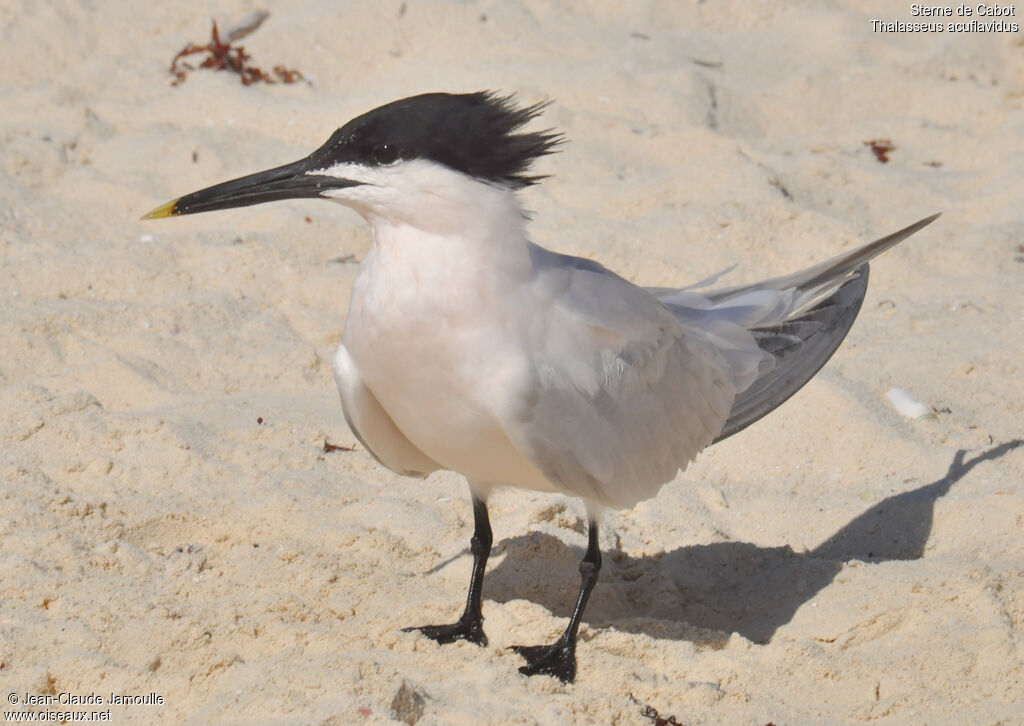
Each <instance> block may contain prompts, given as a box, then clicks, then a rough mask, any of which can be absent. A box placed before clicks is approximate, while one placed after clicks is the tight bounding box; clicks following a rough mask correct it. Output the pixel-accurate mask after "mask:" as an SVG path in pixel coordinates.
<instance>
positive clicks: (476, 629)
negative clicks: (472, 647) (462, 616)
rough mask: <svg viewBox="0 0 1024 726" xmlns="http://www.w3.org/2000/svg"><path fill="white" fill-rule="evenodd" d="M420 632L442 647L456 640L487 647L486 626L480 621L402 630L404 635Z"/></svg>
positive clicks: (422, 626) (465, 621) (461, 621)
mask: <svg viewBox="0 0 1024 726" xmlns="http://www.w3.org/2000/svg"><path fill="white" fill-rule="evenodd" d="M417 630H418V631H419V632H421V633H423V634H424V635H425V636H427V637H428V638H430V639H431V640H436V641H437V642H438V643H440V644H441V645H447V644H448V643H454V642H455V641H456V640H466V641H469V642H470V643H476V644H477V645H479V646H481V647H482V646H485V645H487V636H486V635H484V624H483V623H482V622H481V621H479V620H459V622H457V623H452V624H451V625H421V626H419V627H412V628H402V632H403V633H412V632H414V631H417Z"/></svg>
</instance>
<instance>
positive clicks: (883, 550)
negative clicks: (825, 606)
mask: <svg viewBox="0 0 1024 726" xmlns="http://www.w3.org/2000/svg"><path fill="white" fill-rule="evenodd" d="M1021 445H1024V440H1021V439H1015V440H1013V441H1009V442H1007V443H1004V444H999V445H997V446H994V447H992V448H991V449H989V450H987V451H985V452H982V453H980V454H978V455H977V456H975V457H974V458H972V459H970V460H965V457H966V451H965V450H963V449H961V450H959V451H957V452H956V455H955V456H954V457H953V462H952V463H951V464H950V467H949V470H948V471H947V472H946V474H945V476H943V477H942V478H941V479H938V480H937V481H934V482H932V483H930V484H926V485H924V486H922V487H919V488H917V489H914V490H912V491H909V492H904V493H902V494H896V495H894V496H891V497H888V498H886V499H884V500H882V501H881V502H879V503H878V504H876V505H874V506H873V507H871V508H870V509H868V510H867V511H865V512H864V513H863V514H861V515H860V516H858V517H856V518H855V519H853V520H852V521H851V522H850V523H849V524H847V525H846V526H845V527H843V528H842V529H840V530H839V531H838V532H836V533H835V534H834V535H832V536H831V537H829V538H828V539H827V540H825V542H823V543H822V544H821V545H819V546H818V547H815V548H814V549H813V550H810V551H808V552H800V553H798V552H794V551H793V550H792V549H791V548H790V547H789V546H783V547H758V546H757V545H753V544H749V543H745V542H715V543H712V544H705V545H691V546H688V547H680V548H678V549H675V550H672V551H671V552H666V553H664V554H659V555H653V556H647V557H631V556H629V555H627V554H626V553H624V552H621V551H617V550H612V551H609V552H607V553H606V554H605V557H604V562H605V564H604V567H603V569H602V571H601V575H600V579H599V581H598V585H597V587H596V588H595V590H594V594H593V597H592V598H591V601H590V605H589V607H588V608H587V611H586V615H585V621H586V622H588V623H591V624H594V625H597V626H607V625H612V626H614V627H616V628H617V629H619V630H625V631H629V632H638V633H645V634H647V635H651V636H654V637H659V638H672V639H680V640H682V639H689V640H694V641H696V642H697V644H698V645H702V646H710V647H719V646H722V645H724V643H725V641H726V640H727V639H728V638H729V636H730V634H731V633H739V634H740V635H742V636H743V637H745V638H747V639H748V640H750V641H753V642H755V643H767V642H768V641H770V640H771V638H772V636H773V635H774V633H775V631H776V630H777V629H778V628H779V627H780V626H782V625H785V624H786V623H788V622H789V621H790V619H792V617H793V615H794V613H796V611H797V609H798V608H799V607H800V606H801V605H803V604H804V603H805V602H807V601H809V600H811V599H812V598H813V597H814V596H815V595H816V594H817V593H818V592H820V591H821V590H822V589H824V588H825V587H827V586H828V585H829V584H830V583H831V582H832V580H833V579H834V578H835V576H836V574H837V573H838V572H839V571H840V570H841V569H842V567H843V563H845V562H848V561H850V560H861V561H864V562H871V563H877V562H888V561H891V560H916V559H919V558H920V557H921V556H922V555H923V554H924V549H925V545H926V544H927V542H928V536H929V534H930V533H931V529H932V521H933V513H934V508H935V502H936V501H937V500H938V499H939V498H940V497H943V496H945V495H946V494H947V493H948V492H949V490H950V488H951V487H952V486H953V485H954V484H956V483H957V482H958V481H959V480H960V479H962V478H963V477H964V476H965V475H966V474H967V472H969V471H970V470H971V469H973V468H974V467H975V466H977V465H978V464H980V463H981V462H983V461H990V460H993V459H998V458H1000V457H1002V456H1003V455H1005V454H1006V453H1008V452H1010V451H1012V450H1014V449H1016V448H1017V447H1018V446H1021ZM501 544H502V545H503V546H504V550H505V552H506V556H505V557H504V558H503V560H502V561H501V562H500V563H499V564H498V565H496V566H495V567H494V568H493V569H492V570H491V571H489V572H488V574H487V578H486V580H485V583H484V597H485V598H487V599H490V600H495V601H497V602H508V601H510V600H515V599H522V598H525V599H528V600H531V601H533V602H536V603H538V604H540V605H542V606H544V607H545V608H547V609H548V610H550V611H551V612H552V613H553V614H554V615H557V616H560V617H568V616H569V615H570V613H571V612H572V607H573V604H574V602H575V599H576V592H577V587H578V580H577V578H576V577H567V574H568V573H570V572H572V573H575V570H576V566H577V564H578V563H579V561H580V558H581V557H582V556H583V550H582V549H581V548H578V547H570V546H568V545H566V544H565V543H563V542H562V541H561V540H559V539H558V538H556V537H552V536H551V535H548V534H542V533H533V534H529V535H524V536H521V537H514V538H511V539H507V540H504V541H503V542H502V543H501ZM552 581H558V582H561V583H563V584H562V586H561V587H560V588H558V589H553V588H551V583H552Z"/></svg>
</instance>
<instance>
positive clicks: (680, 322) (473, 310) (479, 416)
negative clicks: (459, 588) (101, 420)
mask: <svg viewBox="0 0 1024 726" xmlns="http://www.w3.org/2000/svg"><path fill="white" fill-rule="evenodd" d="M546 105H547V104H544V103H541V104H535V105H530V106H522V105H520V104H518V103H517V102H516V100H515V98H514V97H513V96H503V95H499V94H497V93H494V92H491V91H482V92H477V93H467V94H449V93H427V94H423V95H417V96H413V97H410V98H405V99H401V100H398V101H394V102H392V103H389V104H386V105H384V106H381V107H379V108H376V109H374V110H372V111H369V112H368V113H365V114H363V115H361V116H358V117H357V118H354V119H353V120H351V121H349V122H348V123H346V124H345V125H344V126H342V127H341V128H339V129H338V130H337V131H335V132H334V133H333V134H332V135H331V137H330V138H329V139H328V140H327V142H326V143H325V144H323V146H321V147H320V148H318V149H317V150H316V151H314V152H313V153H312V154H310V155H309V156H307V157H306V158H305V159H301V160H300V161H296V162H294V163H291V164H285V165H284V166H279V167H277V168H274V169H270V170H268V171H263V172H259V173H256V174H251V175H249V176H244V177H241V178H239V179H235V180H233V181H228V182H224V183H222V184H217V185H215V186H211V187H209V188H207V189H203V190H201V191H197V192H193V193H192V194H186V195H185V196H183V197H180V198H178V199H175V200H173V201H171V202H168V203H167V204H164V205H162V206H160V207H157V208H156V209H154V210H153V211H151V212H149V213H148V214H147V215H145V216H144V217H143V218H144V219H154V218H160V217H170V216H177V215H183V214H195V213H197V212H208V211H214V210H220V209H230V208H234V207H244V206H248V205H252V204H262V203H263V202H270V201H274V200H281V199H296V198H316V199H329V200H332V201H335V202H338V203H340V204H343V205H345V206H347V207H350V208H351V209H353V210H355V211H356V212H358V213H359V214H360V215H362V217H363V218H364V219H365V220H366V222H368V223H369V226H370V229H371V231H372V238H373V241H372V244H371V247H370V250H369V252H368V254H367V255H366V258H365V259H364V260H363V262H362V264H361V268H360V270H359V274H358V276H357V277H356V280H355V282H354V284H353V288H352V297H351V302H350V304H349V309H348V318H347V320H346V323H345V329H344V333H343V335H342V340H341V345H340V346H339V347H338V351H337V354H336V356H335V358H334V376H335V380H336V383H337V386H338V391H339V393H340V395H341V403H342V408H343V411H344V415H345V419H346V421H347V422H348V425H349V427H350V428H351V430H352V432H353V434H354V435H355V436H356V437H357V439H358V440H359V441H360V442H361V443H362V444H363V446H364V447H365V448H366V450H367V451H368V452H370V454H372V455H373V456H374V457H375V458H376V459H377V461H379V462H380V463H381V464H382V465H383V466H385V467H387V468H388V469H391V470H392V471H395V472H397V473H399V474H402V475H405V476H410V477H420V478H422V477H425V476H426V475H428V474H429V473H431V472H433V471H436V470H440V469H448V470H451V471H455V472H458V473H459V474H462V475H463V476H464V477H465V478H466V480H467V481H468V483H469V489H470V493H471V498H472V505H473V520H474V530H473V536H472V539H471V540H470V551H471V553H472V555H473V567H472V574H471V577H470V583H469V592H468V595H467V598H466V605H465V609H464V611H463V613H462V616H461V617H460V618H459V619H458V620H457V621H456V622H455V623H452V624H449V625H425V626H421V627H416V628H406V630H407V631H418V632H420V633H422V634H423V635H424V636H426V637H428V638H432V639H433V640H435V641H437V642H439V643H451V642H454V641H458V640H466V641H469V642H471V643H476V644H478V645H486V644H487V636H486V635H485V634H484V629H483V614H482V610H481V599H482V590H483V578H484V571H485V568H486V565H487V557H488V555H489V553H490V551H491V544H492V542H493V537H492V533H491V525H490V520H489V517H488V513H487V498H488V494H489V493H490V492H491V491H492V489H493V488H494V487H496V486H511V487H520V488H525V489H530V490H536V491H544V492H560V493H562V494H565V495H570V496H576V497H580V498H581V499H582V500H583V501H584V502H585V504H586V508H587V514H588V520H589V532H588V545H587V549H586V554H585V555H584V556H583V560H582V562H581V563H580V567H579V571H580V575H581V579H582V582H581V586H580V590H579V595H578V597H577V600H576V605H575V608H574V610H573V613H572V616H571V617H570V619H569V623H568V625H567V626H566V628H565V631H564V633H563V634H562V635H561V637H559V638H558V639H557V640H556V641H555V642H554V643H553V644H550V645H537V646H513V649H514V650H515V651H516V652H517V653H519V654H520V655H522V656H523V657H524V658H525V660H526V665H525V666H523V667H522V668H520V669H519V670H520V671H521V672H522V673H524V674H526V675H535V674H547V675H551V676H555V677H557V678H559V679H561V680H562V681H565V682H571V681H573V679H574V678H575V675H576V635H577V630H578V628H579V625H580V619H581V618H582V616H583V611H584V608H585V607H586V605H587V600H588V598H589V597H590V593H591V590H592V589H593V588H594V584H595V583H596V581H597V576H598V572H599V570H600V568H601V550H600V547H599V544H598V519H599V516H600V512H601V511H602V509H603V508H606V507H612V508H620V509H628V508H631V507H633V506H634V505H636V504H637V503H638V502H641V501H643V500H646V499H649V498H651V497H653V496H655V495H656V494H657V493H658V491H659V490H660V489H661V487H662V486H663V485H664V484H666V483H667V482H669V481H672V480H673V479H674V478H675V477H676V476H677V474H678V472H679V471H680V470H682V469H685V467H686V466H687V464H688V463H689V462H690V461H692V460H693V459H694V457H695V456H696V455H697V454H698V453H699V452H700V451H701V450H702V449H704V448H705V447H707V446H709V445H710V444H713V443H715V442H717V441H721V440H722V439H724V438H726V437H728V436H731V435H733V434H735V433H736V432H738V431H740V430H741V429H743V428H745V427H746V426H748V425H750V424H751V423H753V422H754V421H757V420H758V419H760V418H761V417H762V416H764V415H765V414H767V413H768V412H770V411H772V410H773V409H775V408H777V407H778V406H779V405H780V404H781V403H783V402H784V401H785V400H786V399H788V398H789V397H790V396H792V395H793V394H794V393H795V392H796V391H797V390H798V389H800V388H801V387H802V386H803V385H804V384H805V383H806V382H807V381H808V380H810V379H811V378H812V377H813V376H814V375H815V373H817V371H818V370H819V369H820V368H821V367H822V366H823V365H824V364H825V362H826V361H828V359H829V358H830V357H831V356H832V354H833V353H834V352H835V350H836V349H837V348H838V347H839V344H840V343H841V342H842V341H843V338H844V337H845V336H846V334H847V332H848V331H849V330H850V327H851V325H852V324H853V321H854V319H855V318H856V317H857V313H858V311H859V310H860V306H861V303H862V302H863V300H864V295H865V292H866V290H867V282H868V261H869V260H870V259H871V258H872V257H874V256H875V255H878V254H880V253H882V252H884V251H885V250H887V249H889V248H891V247H892V246H893V245H895V244H897V243H898V242H900V241H901V240H903V239H905V238H906V237H908V236H910V235H911V234H913V233H915V232H917V231H918V230H920V229H921V228H922V227H924V226H925V225H927V224H929V223H930V222H932V221H933V220H934V219H935V218H936V217H938V215H934V216H931V217H928V218H926V219H923V220H921V221H920V222H917V223H915V224H912V225H910V226H909V227H906V228H905V229H902V230H900V231H899V232H896V233H894V234H891V235H889V236H887V237H883V238H882V239H879V240H877V241H875V242H872V243H870V244H867V245H865V246H863V247H860V248H858V249H855V250H853V251H849V252H846V253H843V254H841V255H839V256H837V257H834V258H832V259H830V260H828V261H826V262H823V263H820V264H817V265H814V266H812V267H809V268H807V269H805V270H803V271H802V272H796V273H794V274H790V275H785V276H783V277H775V278H772V279H769V280H764V281H762V282H756V283H753V284H749V285H741V286H737V287H729V288H724V289H712V290H703V291H702V290H701V289H698V288H699V287H700V285H698V286H689V287H680V288H652V287H640V286H637V285H635V284H633V283H631V282H629V281H627V280H625V279H624V278H622V277H620V276H619V275H616V274H615V273H614V272H611V271H609V270H608V269H606V268H605V267H603V266H601V265H600V264H598V263H597V262H594V261H592V260H589V259H584V258H580V257H573V256H570V255H565V254H560V253H558V252H554V251H551V250H548V249H546V248H544V247H541V246H539V245H537V244H534V243H533V242H531V241H530V239H529V238H528V236H527V232H526V226H527V221H528V216H527V213H526V212H525V210H524V208H523V206H522V204H521V202H520V199H519V197H518V196H517V192H518V191H519V190H521V189H523V188H525V187H528V186H530V185H532V184H534V183H536V182H538V181H539V180H540V179H541V178H542V177H538V176H532V175H530V173H529V171H530V166H531V164H532V162H534V161H535V160H536V159H537V158H539V157H541V156H544V155H546V154H550V153H552V152H553V151H555V150H556V147H557V146H558V145H559V144H560V143H561V142H562V140H563V138H562V136H561V135H560V134H557V133H554V132H553V131H551V130H545V131H533V132H529V131H525V130H524V128H523V127H524V126H526V125H527V124H528V123H529V122H530V121H532V120H533V119H535V118H536V117H538V116H539V115H540V114H541V112H542V111H543V109H544V108H545V106H546Z"/></svg>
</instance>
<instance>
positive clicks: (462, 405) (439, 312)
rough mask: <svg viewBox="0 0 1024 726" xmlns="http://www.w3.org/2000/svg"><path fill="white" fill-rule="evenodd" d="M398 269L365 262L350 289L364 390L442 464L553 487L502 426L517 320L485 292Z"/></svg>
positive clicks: (519, 354)
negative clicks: (434, 286) (429, 285)
mask: <svg viewBox="0 0 1024 726" xmlns="http://www.w3.org/2000/svg"><path fill="white" fill-rule="evenodd" d="M370 262H371V263H372V260H371V261H370ZM383 272H386V274H382V273H383ZM402 272H403V271H402V270H397V271H396V270H394V269H388V270H386V271H382V270H380V269H374V268H373V267H372V266H369V267H364V272H363V273H361V274H360V279H359V280H357V283H356V287H355V289H354V290H353V301H352V305H351V306H350V309H349V318H348V321H347V323H346V327H345V335H344V339H343V343H344V345H345V348H346V349H347V350H348V353H349V355H350V356H351V358H352V360H353V361H354V362H355V364H356V366H357V368H358V370H359V374H360V376H361V377H362V379H363V382H364V383H365V385H366V386H367V388H369V389H370V391H371V392H372V393H373V395H374V396H375V397H376V398H377V400H378V401H379V402H380V404H381V406H382V407H383V408H384V410H385V411H386V412H387V413H388V415H389V416H390V417H391V419H392V421H394V423H395V425H396V426H397V427H398V429H399V430H400V431H401V432H402V433H403V434H404V435H405V437H406V438H407V439H408V440H409V441H410V442H411V443H412V444H413V445H414V446H416V447H417V448H418V449H420V451H422V452H423V453H424V454H426V455H427V456H429V457H430V458H431V459H433V460H434V461H436V462H437V463H439V464H441V465H442V466H443V467H444V468H446V469H451V470H453V471H456V472H458V473H460V474H463V475H464V476H466V477H467V479H469V480H470V481H472V482H474V483H478V484H509V485H513V486H519V487H524V488H530V489H538V490H542V491H553V490H554V487H553V486H552V485H551V484H550V483H549V482H548V481H547V480H546V479H545V478H544V476H543V475H542V474H541V473H540V472H539V471H538V470H537V469H536V468H535V467H534V466H533V465H532V464H531V463H530V462H529V461H528V460H527V459H526V458H525V457H524V456H523V455H522V454H521V453H520V452H519V451H518V450H517V449H516V448H515V447H514V446H513V445H512V443H511V442H510V441H509V439H508V437H507V435H506V434H505V431H504V428H503V427H502V424H501V420H502V415H503V412H504V411H509V410H510V406H511V405H512V404H513V402H512V401H510V397H511V396H514V395H515V392H516V391H517V382H518V381H521V380H522V377H523V375H524V374H525V367H526V365H527V361H526V360H525V358H524V348H523V346H522V345H521V344H520V343H518V342H517V339H516V330H515V325H514V324H511V321H512V318H511V317H510V316H509V315H503V314H502V313H501V311H499V310H496V309H493V308H492V309H487V308H486V306H493V305H494V304H495V303H494V298H493V297H490V296H489V295H488V294H487V293H486V292H485V291H483V290H472V289H467V288H466V287H463V288H462V289H461V290H460V291H459V292H458V294H452V293H450V292H449V293H442V294H437V293H438V292H439V291H437V290H422V289H416V287H415V286H416V285H417V284H420V280H421V279H422V276H423V270H422V268H419V267H418V268H416V270H415V272H416V275H415V276H416V277H417V278H420V279H413V278H412V276H409V275H404V274H402ZM368 443H369V444H370V445H371V446H372V442H368Z"/></svg>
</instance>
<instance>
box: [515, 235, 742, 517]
mask: <svg viewBox="0 0 1024 726" xmlns="http://www.w3.org/2000/svg"><path fill="white" fill-rule="evenodd" d="M534 258H535V259H534V263H535V269H536V270H537V278H536V280H535V283H534V285H533V287H532V294H533V295H535V296H540V297H541V301H540V302H542V303H543V305H544V309H545V310H546V314H545V315H544V316H543V319H542V320H536V321H533V328H532V332H531V336H530V337H531V342H532V345H533V352H532V357H531V359H530V365H529V373H528V375H527V376H526V381H525V382H524V383H523V386H522V390H521V391H519V395H517V396H515V397H513V400H514V401H515V402H516V403H515V404H514V406H513V409H512V411H511V412H510V414H509V415H508V416H507V418H506V420H504V421H503V424H504V426H505V431H506V433H507V435H508V437H509V439H510V440H511V441H512V443H513V444H514V445H515V446H516V447H517V448H518V449H519V450H520V452H521V453H523V454H524V455H525V456H526V457H527V458H528V459H529V460H530V461H531V462H532V463H533V464H534V465H535V466H536V467H537V468H538V469H539V470H540V471H541V472H542V473H543V474H544V475H545V476H546V477H547V478H548V480H550V481H551V482H552V483H553V484H554V485H555V486H556V487H557V488H558V489H559V490H561V491H563V492H565V493H568V494H574V495H577V496H580V497H583V498H584V499H587V500H589V501H591V502H595V503H599V504H604V505H608V506H613V507H631V506H633V505H634V504H636V503H637V502H638V501H641V500H643V499H647V498H649V497H652V496H654V495H655V494H656V493H657V492H658V490H659V489H660V488H661V486H662V485H663V484H664V483H665V482H667V481H670V480H671V479H672V478H674V477H675V475H676V473H677V472H678V471H679V469H681V468H684V467H685V466H686V465H687V464H688V463H689V462H690V461H691V460H692V459H693V457H694V456H696V455H697V453H698V452H699V451H700V450H701V449H703V448H704V447H705V446H707V445H708V444H709V443H711V441H712V440H713V439H714V437H715V436H716V435H717V434H718V433H719V431H721V428H722V425H723V424H724V423H725V420H726V418H727V416H728V413H729V410H730V407H731V406H732V402H733V397H734V395H735V392H736V386H735V384H734V383H733V380H732V378H733V372H732V369H731V363H730V360H729V358H728V357H727V356H725V355H723V354H722V353H721V352H720V351H719V350H718V349H717V348H716V346H715V344H714V342H713V341H712V340H711V339H709V338H708V337H707V336H706V335H705V334H704V332H703V331H701V330H699V329H696V328H691V327H688V326H687V325H685V324H684V323H683V322H681V321H679V320H678V319H677V318H676V317H675V316H673V315H672V313H671V312H669V310H668V309H667V308H666V307H664V306H663V305H661V304H660V303H659V302H658V301H657V300H656V299H655V298H654V297H653V296H651V295H650V294H649V293H647V292H646V291H644V290H643V289H641V288H638V287H636V286H634V285H633V284H632V283H629V282H627V281H626V280H624V279H622V278H620V277H618V276H617V275H615V274H613V273H611V272H609V271H608V270H606V269H605V268H603V267H601V266H600V265H598V264H596V263H592V262H589V261H586V260H581V259H578V258H572V257H567V256H564V255H557V254H555V253H552V252H549V251H547V250H543V249H542V248H539V247H538V248H536V249H535V250H534ZM534 304H536V297H535V298H534ZM751 347H752V348H753V349H754V350H757V347H756V345H754V344H753V343H752V342H751ZM757 352H758V355H760V351H759V350H758V351H757Z"/></svg>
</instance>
